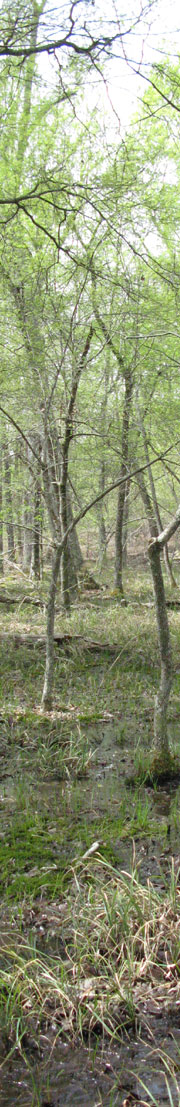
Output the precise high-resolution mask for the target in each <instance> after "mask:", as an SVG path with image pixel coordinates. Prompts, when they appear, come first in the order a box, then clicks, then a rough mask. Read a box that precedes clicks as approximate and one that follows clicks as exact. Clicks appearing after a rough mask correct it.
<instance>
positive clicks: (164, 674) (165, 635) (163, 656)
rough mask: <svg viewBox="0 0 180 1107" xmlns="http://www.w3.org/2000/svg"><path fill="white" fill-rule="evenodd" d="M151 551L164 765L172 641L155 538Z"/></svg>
mask: <svg viewBox="0 0 180 1107" xmlns="http://www.w3.org/2000/svg"><path fill="white" fill-rule="evenodd" d="M148 553H149V559H150V565H151V572H152V578H153V587H154V597H155V608H156V619H157V629H158V639H159V652H160V663H161V675H160V685H159V689H158V692H157V696H156V697H155V709H154V747H155V751H156V756H157V758H158V759H159V760H160V761H162V765H163V766H164V765H165V763H166V761H168V759H169V757H170V750H169V742H168V731H167V710H168V703H169V696H170V691H171V684H172V662H171V644H170V633H169V625H168V617H167V608H166V599H165V591H164V581H163V575H162V568H161V553H160V548H159V547H158V545H157V542H156V540H154V541H153V542H150V544H149V550H148Z"/></svg>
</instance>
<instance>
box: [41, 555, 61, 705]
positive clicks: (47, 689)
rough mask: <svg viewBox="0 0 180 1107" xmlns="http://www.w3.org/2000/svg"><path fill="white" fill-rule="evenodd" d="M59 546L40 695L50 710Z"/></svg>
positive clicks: (55, 564) (48, 606) (50, 591)
mask: <svg viewBox="0 0 180 1107" xmlns="http://www.w3.org/2000/svg"><path fill="white" fill-rule="evenodd" d="M60 559H61V545H60V544H59V546H56V547H55V549H54V552H53V562H52V572H51V584H50V590H49V598H48V604H47V630H46V667H45V677H44V688H43V694H42V706H43V707H45V708H46V709H47V711H50V710H51V707H52V694H53V677H54V619H55V599H56V589H57V581H58V576H59V569H60Z"/></svg>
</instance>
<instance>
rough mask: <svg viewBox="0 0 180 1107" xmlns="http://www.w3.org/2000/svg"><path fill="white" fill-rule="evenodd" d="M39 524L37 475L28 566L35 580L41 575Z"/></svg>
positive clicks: (39, 486) (38, 484) (40, 522)
mask: <svg viewBox="0 0 180 1107" xmlns="http://www.w3.org/2000/svg"><path fill="white" fill-rule="evenodd" d="M41 524H42V513H41V484H40V480H39V477H38V476H37V477H36V481H35V489H34V519H33V528H32V554H31V567H30V577H35V578H36V580H40V576H41Z"/></svg>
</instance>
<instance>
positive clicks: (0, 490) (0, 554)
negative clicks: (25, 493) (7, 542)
mask: <svg viewBox="0 0 180 1107" xmlns="http://www.w3.org/2000/svg"><path fill="white" fill-rule="evenodd" d="M3 574H4V556H3V480H2V462H1V463H0V576H3Z"/></svg>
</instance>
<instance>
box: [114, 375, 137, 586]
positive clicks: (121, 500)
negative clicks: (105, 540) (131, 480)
mask: <svg viewBox="0 0 180 1107" xmlns="http://www.w3.org/2000/svg"><path fill="white" fill-rule="evenodd" d="M132 388H133V382H132V373H131V370H130V369H129V370H128V371H127V372H126V376H125V396H124V410H123V423H122V442H121V449H122V462H121V470H120V476H121V478H122V480H123V478H125V477H126V476H127V475H128V474H127V470H128V453H129V420H130V409H131V399H132ZM125 496H126V483H125V480H124V483H123V484H121V485H120V486H119V491H118V503H117V516H116V530H115V585H116V588H118V591H119V592H120V593H121V595H122V596H123V522H124V505H125Z"/></svg>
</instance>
